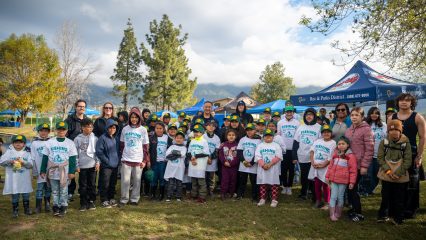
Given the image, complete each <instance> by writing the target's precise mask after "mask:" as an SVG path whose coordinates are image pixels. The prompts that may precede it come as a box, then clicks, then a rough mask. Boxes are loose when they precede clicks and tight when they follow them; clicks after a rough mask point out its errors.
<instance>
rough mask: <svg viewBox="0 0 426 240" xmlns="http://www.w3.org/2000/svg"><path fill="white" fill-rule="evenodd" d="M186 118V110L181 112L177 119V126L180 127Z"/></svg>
mask: <svg viewBox="0 0 426 240" xmlns="http://www.w3.org/2000/svg"><path fill="white" fill-rule="evenodd" d="M185 118H186V113H185V112H181V113H179V116H178V120H177V122H176V126H177V127H178V128H179V127H180V126H181V125H182V123H183V120H184V119H185Z"/></svg>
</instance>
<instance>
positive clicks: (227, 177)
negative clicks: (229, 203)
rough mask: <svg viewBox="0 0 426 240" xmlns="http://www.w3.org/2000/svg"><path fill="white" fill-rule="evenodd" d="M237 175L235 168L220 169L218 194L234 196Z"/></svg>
mask: <svg viewBox="0 0 426 240" xmlns="http://www.w3.org/2000/svg"><path fill="white" fill-rule="evenodd" d="M237 173H238V170H237V169H236V168H229V167H222V179H221V182H220V192H221V193H222V194H227V193H230V194H234V193H235V190H236V189H237Z"/></svg>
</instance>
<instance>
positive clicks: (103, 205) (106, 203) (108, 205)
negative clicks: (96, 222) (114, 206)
mask: <svg viewBox="0 0 426 240" xmlns="http://www.w3.org/2000/svg"><path fill="white" fill-rule="evenodd" d="M102 207H103V208H111V205H110V204H109V202H108V201H103V202H102Z"/></svg>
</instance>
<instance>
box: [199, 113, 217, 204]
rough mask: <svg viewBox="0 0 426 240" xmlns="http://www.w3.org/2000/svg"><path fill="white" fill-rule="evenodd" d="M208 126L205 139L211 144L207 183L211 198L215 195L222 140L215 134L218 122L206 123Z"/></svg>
mask: <svg viewBox="0 0 426 240" xmlns="http://www.w3.org/2000/svg"><path fill="white" fill-rule="evenodd" d="M205 126H206V133H204V135H203V137H204V139H206V141H207V143H208V144H209V151H210V159H211V161H209V162H208V163H207V169H206V182H207V192H208V194H209V195H210V196H211V195H212V194H213V190H214V187H215V186H214V181H215V180H214V176H215V173H216V172H217V170H218V162H217V158H218V149H219V147H220V139H219V137H218V136H217V135H216V134H214V132H215V130H216V122H215V121H214V120H211V121H208V122H206V123H205Z"/></svg>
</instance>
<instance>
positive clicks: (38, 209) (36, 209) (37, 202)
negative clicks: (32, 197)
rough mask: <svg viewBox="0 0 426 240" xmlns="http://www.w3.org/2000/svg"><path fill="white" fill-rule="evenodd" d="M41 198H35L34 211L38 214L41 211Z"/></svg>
mask: <svg viewBox="0 0 426 240" xmlns="http://www.w3.org/2000/svg"><path fill="white" fill-rule="evenodd" d="M41 201H42V200H41V199H38V198H36V208H35V213H36V214H39V213H41Z"/></svg>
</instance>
